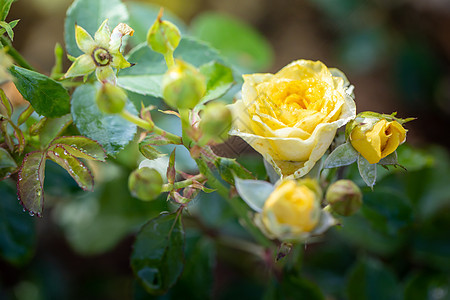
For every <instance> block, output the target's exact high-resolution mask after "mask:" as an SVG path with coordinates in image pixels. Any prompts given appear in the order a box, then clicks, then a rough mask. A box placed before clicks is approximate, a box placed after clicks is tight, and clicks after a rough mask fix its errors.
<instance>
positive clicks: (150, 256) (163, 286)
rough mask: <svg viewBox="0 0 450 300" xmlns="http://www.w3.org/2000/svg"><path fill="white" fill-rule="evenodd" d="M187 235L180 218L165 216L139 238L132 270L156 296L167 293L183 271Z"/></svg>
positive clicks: (134, 252) (155, 221) (151, 224)
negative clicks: (185, 236) (184, 245)
mask: <svg viewBox="0 0 450 300" xmlns="http://www.w3.org/2000/svg"><path fill="white" fill-rule="evenodd" d="M183 244H184V231H183V226H182V224H181V220H180V218H179V216H178V215H177V214H168V213H162V214H161V215H160V216H159V217H157V218H155V219H152V220H150V221H149V222H148V223H147V224H145V225H144V226H143V227H142V228H141V230H140V232H139V233H138V235H137V237H136V242H135V244H134V249H133V253H132V254H131V268H132V269H133V272H134V273H135V275H136V276H137V277H138V279H139V282H140V283H141V284H142V285H143V287H144V288H145V289H146V290H147V291H148V292H149V293H152V294H162V293H165V292H166V291H167V290H168V289H169V288H170V287H172V286H173V285H174V284H175V283H176V281H177V280H178V277H179V276H180V275H181V272H182V270H183V259H184V258H183Z"/></svg>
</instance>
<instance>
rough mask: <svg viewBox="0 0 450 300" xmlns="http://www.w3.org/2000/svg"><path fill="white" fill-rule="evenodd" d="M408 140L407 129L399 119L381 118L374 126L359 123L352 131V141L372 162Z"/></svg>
mask: <svg viewBox="0 0 450 300" xmlns="http://www.w3.org/2000/svg"><path fill="white" fill-rule="evenodd" d="M405 140H406V130H405V128H403V126H402V125H401V124H400V123H398V122H397V121H391V122H388V121H386V120H385V119H381V120H379V121H378V122H376V123H375V124H374V125H373V126H372V127H368V126H364V124H363V125H357V126H355V127H354V128H353V130H352V131H351V133H350V142H351V144H352V146H353V148H355V149H356V151H358V152H359V153H360V154H361V155H362V156H363V157H364V158H365V159H367V161H368V162H369V163H371V164H375V163H378V162H379V161H380V160H381V159H382V158H384V157H386V156H388V155H389V154H391V153H392V152H394V151H395V150H396V149H397V147H398V146H399V145H401V144H402V143H403V142H405Z"/></svg>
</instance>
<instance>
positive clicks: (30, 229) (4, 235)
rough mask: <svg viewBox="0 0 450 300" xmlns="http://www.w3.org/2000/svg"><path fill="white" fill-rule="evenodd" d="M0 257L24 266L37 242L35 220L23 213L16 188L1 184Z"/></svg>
mask: <svg viewBox="0 0 450 300" xmlns="http://www.w3.org/2000/svg"><path fill="white" fill-rule="evenodd" d="M0 195H1V201H0V215H1V216H2V217H1V218H0V233H1V234H0V257H2V258H3V259H5V260H6V261H8V262H10V263H13V264H16V265H22V264H24V263H26V262H27V261H28V260H29V259H30V258H31V256H32V254H33V250H34V245H35V242H36V232H35V226H34V219H33V218H31V217H30V216H29V215H28V214H27V213H25V212H23V211H22V208H21V207H20V204H19V203H18V201H17V198H16V193H15V190H14V188H12V187H9V186H8V185H7V184H6V183H5V182H0Z"/></svg>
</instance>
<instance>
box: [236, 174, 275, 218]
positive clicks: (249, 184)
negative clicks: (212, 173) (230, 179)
mask: <svg viewBox="0 0 450 300" xmlns="http://www.w3.org/2000/svg"><path fill="white" fill-rule="evenodd" d="M234 183H235V184H236V189H237V191H238V193H239V196H241V198H242V199H243V200H244V201H245V203H247V204H248V206H250V208H251V209H253V210H254V211H256V212H259V213H260V212H262V210H263V206H264V203H265V202H266V200H267V198H269V196H270V194H271V193H272V192H273V190H274V186H273V185H272V184H271V183H269V182H267V181H262V180H249V179H240V178H239V177H234Z"/></svg>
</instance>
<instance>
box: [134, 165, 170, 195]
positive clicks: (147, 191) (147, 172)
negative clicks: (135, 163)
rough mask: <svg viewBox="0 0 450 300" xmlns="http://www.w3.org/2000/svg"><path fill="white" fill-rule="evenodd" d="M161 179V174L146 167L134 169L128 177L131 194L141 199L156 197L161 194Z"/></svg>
mask: <svg viewBox="0 0 450 300" xmlns="http://www.w3.org/2000/svg"><path fill="white" fill-rule="evenodd" d="M162 185H163V179H162V176H161V174H160V173H159V172H158V171H157V170H155V169H151V168H148V167H143V168H140V169H136V170H134V171H133V172H132V173H131V174H130V177H128V188H129V189H130V192H131V195H133V197H136V198H138V199H140V200H142V201H150V200H154V199H156V198H157V197H158V196H159V194H161V191H162Z"/></svg>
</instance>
